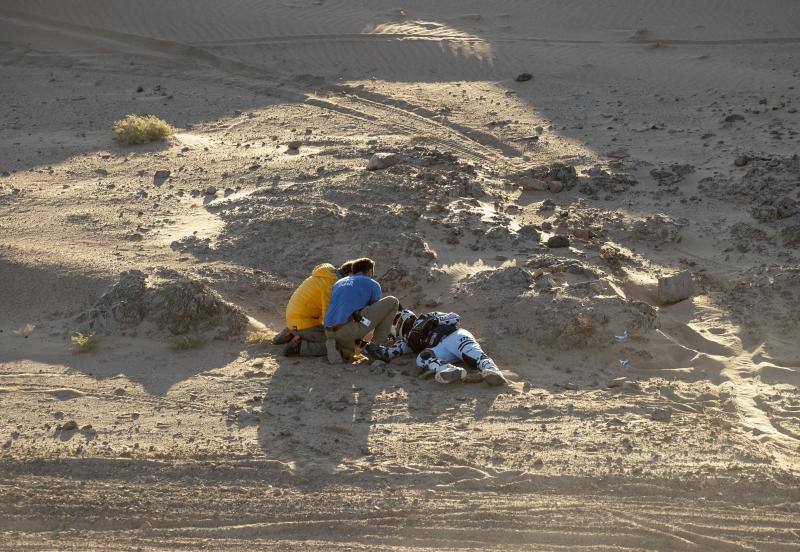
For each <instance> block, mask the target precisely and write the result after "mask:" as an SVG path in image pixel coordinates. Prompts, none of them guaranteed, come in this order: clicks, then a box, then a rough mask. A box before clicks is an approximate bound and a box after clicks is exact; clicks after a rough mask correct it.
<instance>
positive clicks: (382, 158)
mask: <svg viewBox="0 0 800 552" xmlns="http://www.w3.org/2000/svg"><path fill="white" fill-rule="evenodd" d="M398 161H399V159H398V157H397V154H396V153H386V152H379V153H376V154H375V155H373V156H372V157H371V158H370V160H369V162H368V163H367V170H368V171H377V170H381V169H386V168H388V167H391V166H392V165H395V164H397V162H398Z"/></svg>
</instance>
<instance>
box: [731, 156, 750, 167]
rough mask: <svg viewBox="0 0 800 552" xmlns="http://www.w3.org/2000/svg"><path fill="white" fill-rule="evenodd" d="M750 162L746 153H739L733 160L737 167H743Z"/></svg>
mask: <svg viewBox="0 0 800 552" xmlns="http://www.w3.org/2000/svg"><path fill="white" fill-rule="evenodd" d="M749 162H750V157H749V156H747V155H740V156H739V157H737V158H736V159H734V160H733V164H734V165H736V166H737V167H744V166H745V165H747V164H748V163H749Z"/></svg>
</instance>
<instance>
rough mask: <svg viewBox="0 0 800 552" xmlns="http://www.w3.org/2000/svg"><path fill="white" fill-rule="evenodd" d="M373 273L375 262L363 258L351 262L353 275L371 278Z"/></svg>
mask: <svg viewBox="0 0 800 552" xmlns="http://www.w3.org/2000/svg"><path fill="white" fill-rule="evenodd" d="M374 273H375V261H373V260H372V259H368V258H366V257H363V258H361V259H356V260H355V261H353V274H363V275H365V276H369V277H370V278H371V277H372V276H373V274H374Z"/></svg>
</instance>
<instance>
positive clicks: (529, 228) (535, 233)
mask: <svg viewBox="0 0 800 552" xmlns="http://www.w3.org/2000/svg"><path fill="white" fill-rule="evenodd" d="M517 235H518V236H519V237H520V239H523V240H526V241H535V242H538V241H539V239H540V236H539V230H537V229H536V227H535V226H534V225H533V224H526V225H524V226H521V227H520V229H519V230H517Z"/></svg>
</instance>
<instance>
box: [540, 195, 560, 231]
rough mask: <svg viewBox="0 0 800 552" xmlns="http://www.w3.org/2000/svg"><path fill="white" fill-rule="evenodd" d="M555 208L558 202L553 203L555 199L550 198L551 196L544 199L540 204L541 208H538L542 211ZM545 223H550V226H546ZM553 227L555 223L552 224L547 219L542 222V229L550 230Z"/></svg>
mask: <svg viewBox="0 0 800 552" xmlns="http://www.w3.org/2000/svg"><path fill="white" fill-rule="evenodd" d="M555 208H556V204H555V203H553V200H552V199H550V198H547V199H545V200H544V201H542V203H541V204H540V205H539V209H538V210H539V211H540V212H541V211H552V210H553V209H555ZM545 224H546V225H548V228H545ZM552 227H553V225H552V224H550V223H549V222H547V221H545V222H543V223H542V230H550V228H552Z"/></svg>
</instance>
